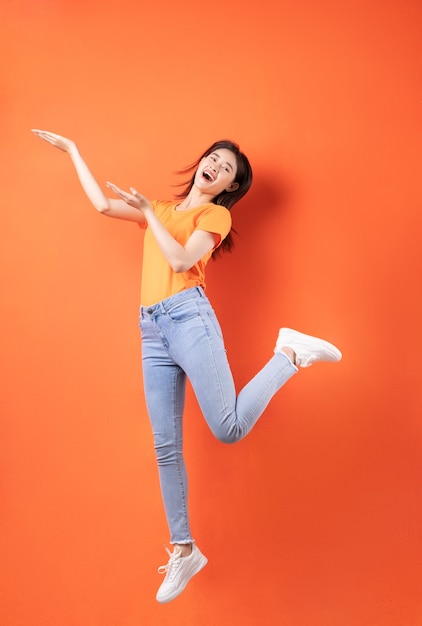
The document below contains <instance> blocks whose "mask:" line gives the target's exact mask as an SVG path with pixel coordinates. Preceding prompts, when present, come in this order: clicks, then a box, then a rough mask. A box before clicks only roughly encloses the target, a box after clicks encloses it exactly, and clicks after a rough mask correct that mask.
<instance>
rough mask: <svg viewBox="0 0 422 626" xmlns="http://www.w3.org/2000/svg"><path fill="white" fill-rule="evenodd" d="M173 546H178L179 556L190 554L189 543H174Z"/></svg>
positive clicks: (190, 546) (190, 545)
mask: <svg viewBox="0 0 422 626" xmlns="http://www.w3.org/2000/svg"><path fill="white" fill-rule="evenodd" d="M174 547H175V548H178V550H179V552H180V556H182V557H185V556H189V555H190V554H192V544H191V543H176V544H175V546H174Z"/></svg>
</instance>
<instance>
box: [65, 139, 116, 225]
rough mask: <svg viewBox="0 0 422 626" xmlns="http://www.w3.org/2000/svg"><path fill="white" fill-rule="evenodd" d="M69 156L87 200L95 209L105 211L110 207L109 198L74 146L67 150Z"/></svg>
mask: <svg viewBox="0 0 422 626" xmlns="http://www.w3.org/2000/svg"><path fill="white" fill-rule="evenodd" d="M69 156H70V158H71V159H72V163H73V165H74V166H75V169H76V173H77V175H78V178H79V181H80V183H81V185H82V188H83V190H84V192H85V193H86V195H87V197H88V199H89V201H90V202H91V204H93V205H94V207H95V208H96V209H97V211H100V212H101V213H104V212H106V211H107V210H108V209H109V208H110V203H109V199H108V198H107V197H106V195H105V194H104V192H103V191H102V189H101V187H100V186H99V184H98V183H97V181H96V180H95V178H94V176H93V175H92V173H91V171H90V169H89V168H88V166H87V164H86V163H85V161H84V159H83V158H82V156H81V154H80V152H79V150H78V148H77V147H76V146H74V147H72V149H71V150H69Z"/></svg>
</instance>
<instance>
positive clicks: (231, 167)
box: [211, 152, 234, 172]
mask: <svg viewBox="0 0 422 626" xmlns="http://www.w3.org/2000/svg"><path fill="white" fill-rule="evenodd" d="M211 154H214V155H215V156H217V157H218V158H219V159H221V156H220V155H219V154H218V152H212V153H211ZM224 163H225V164H226V165H228V166H229V168H230V169H231V170H232V172H233V171H234V168H233V165H232V164H231V163H229V162H228V161H224Z"/></svg>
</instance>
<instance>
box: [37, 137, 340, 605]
mask: <svg viewBox="0 0 422 626" xmlns="http://www.w3.org/2000/svg"><path fill="white" fill-rule="evenodd" d="M33 132H34V133H35V135H37V136H38V137H40V138H41V139H44V140H45V141H47V142H49V143H50V144H52V145H53V146H55V147H56V148H59V149H61V150H63V151H65V152H67V153H68V154H69V156H70V158H71V160H72V162H73V165H74V166H75V168H76V172H77V174H78V177H79V180H80V182H81V184H82V187H83V189H84V191H85V193H86V195H87V196H88V198H89V200H90V201H91V203H92V204H93V205H94V207H95V208H96V209H97V210H98V211H99V212H100V213H103V214H104V215H108V216H110V217H116V218H119V219H123V220H130V221H133V222H137V223H138V224H139V225H141V226H142V227H143V228H145V241H144V253H143V266H142V287H141V308H140V328H141V336H142V364H143V376H144V391H145V397H146V402H147V408H148V414H149V417H150V421H151V425H152V430H153V434H154V445H155V450H156V456H157V463H158V469H159V477H160V484H161V491H162V496H163V501H164V507H165V511H166V516H167V521H168V525H169V529H170V543H171V544H173V545H174V551H173V552H172V553H171V552H170V551H169V550H167V552H168V555H169V561H168V563H167V565H165V566H162V567H161V568H159V571H160V572H162V573H165V574H166V576H165V579H164V581H163V583H162V584H161V586H160V588H159V590H158V593H157V600H158V601H159V602H169V601H170V600H173V599H174V598H176V597H177V596H178V595H179V594H180V593H181V592H182V591H183V589H184V588H185V587H186V585H187V583H188V582H189V580H190V579H191V578H192V576H194V575H195V574H197V573H198V572H199V571H200V570H201V569H202V568H203V567H204V566H205V565H206V563H207V559H206V557H205V556H204V555H203V554H202V553H201V552H200V550H199V548H198V547H197V546H196V544H195V543H194V539H193V537H192V534H191V530H190V525H189V515H188V504H187V477H186V468H185V464H184V460H183V432H182V421H183V408H184V399H185V385H186V379H187V378H189V380H190V382H191V384H192V387H193V389H194V392H195V394H196V397H197V399H198V403H199V406H200V408H201V411H202V413H203V415H204V417H205V419H206V421H207V423H208V425H209V427H210V429H211V431H212V432H213V434H214V435H215V436H216V437H217V438H218V439H219V440H221V441H223V442H225V443H234V442H236V441H239V440H240V439H242V438H243V437H245V436H246V435H247V434H248V433H249V432H250V431H251V429H252V428H253V426H254V425H255V424H256V422H257V420H258V419H259V417H260V416H261V415H262V413H263V412H264V410H265V408H266V406H267V405H268V403H269V401H270V400H271V398H272V397H273V395H274V394H275V393H276V392H277V391H278V390H279V389H280V388H281V387H282V386H283V385H284V384H285V383H286V382H287V381H288V380H289V378H291V377H292V376H293V375H294V374H295V373H296V372H297V371H298V367H299V366H300V367H308V366H309V365H311V364H312V363H315V362H317V361H331V362H335V361H339V360H340V359H341V352H340V351H339V350H338V349H337V348H336V347H335V346H334V345H332V344H331V343H329V342H327V341H324V340H322V339H319V338H317V337H312V336H309V335H305V334H303V333H299V332H297V331H295V330H291V329H288V328H282V329H281V330H280V331H279V334H278V338H277V342H276V346H275V349H274V354H273V355H272V357H271V358H270V359H269V361H268V362H267V364H266V365H265V366H264V367H263V368H262V369H261V370H260V371H259V372H258V374H257V375H256V376H255V377H254V378H253V379H252V380H251V381H250V382H249V383H248V384H247V385H246V386H245V387H244V388H243V389H242V390H241V391H240V393H239V394H238V395H237V396H236V391H235V387H234V383H233V377H232V374H231V371H230V367H229V364H228V361H227V357H226V351H225V349H224V342H223V337H222V334H221V329H220V326H219V323H218V321H217V319H216V316H215V314H214V311H213V309H212V307H211V304H210V302H209V300H208V298H207V297H206V295H205V291H204V289H205V267H206V264H207V262H208V260H209V259H210V257H211V255H212V254H213V252H214V251H216V250H217V248H218V247H219V246H221V248H223V249H224V248H230V247H231V237H230V229H231V215H230V209H231V207H232V206H233V205H234V204H235V203H236V202H237V201H238V200H240V198H241V197H243V196H244V195H245V193H246V192H247V191H248V189H249V187H250V185H251V182H252V171H251V167H250V165H249V162H248V159H247V158H246V156H245V155H244V154H242V152H240V150H239V147H238V146H237V145H236V144H235V143H233V142H230V141H218V142H216V143H215V144H213V145H212V146H210V147H209V148H208V149H207V150H206V151H205V152H204V153H203V155H202V156H201V157H200V158H199V159H198V161H197V162H196V163H195V164H194V166H192V168H191V171H192V172H193V176H192V179H191V181H190V183H189V185H188V187H187V188H186V189H185V191H184V192H183V193H182V194H181V195H180V196H179V199H178V200H177V201H153V202H150V201H149V200H147V199H146V198H145V197H144V196H142V195H141V194H139V193H138V192H137V191H136V189H134V188H131V189H130V191H124V190H122V189H120V188H119V187H117V186H116V185H114V184H112V183H107V187H108V188H109V189H111V190H112V191H113V192H114V193H115V194H116V195H117V196H118V198H119V199H110V198H107V197H106V196H105V195H104V193H103V191H102V190H101V188H100V186H99V185H98V183H97V182H96V180H95V179H94V177H93V175H92V174H91V172H90V171H89V169H88V167H87V165H86V163H85V161H84V160H83V158H82V157H81V155H80V153H79V151H78V149H77V147H76V145H75V143H74V142H73V141H71V140H70V139H66V138H65V137H62V136H60V135H56V134H54V133H50V132H46V131H42V130H33Z"/></svg>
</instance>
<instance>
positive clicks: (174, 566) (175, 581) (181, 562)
mask: <svg viewBox="0 0 422 626" xmlns="http://www.w3.org/2000/svg"><path fill="white" fill-rule="evenodd" d="M166 552H167V554H168V555H169V557H170V558H169V561H168V563H167V565H162V566H161V567H159V568H158V572H159V573H160V574H164V573H165V575H166V577H165V579H164V580H163V582H162V584H161V586H160V588H159V590H158V591H157V596H156V598H157V601H158V602H161V603H164V602H170V600H174V599H175V598H177V596H178V595H180V594H181V593H182V591H183V590H184V588H185V587H186V585H187V584H188V582H189V581H190V579H191V578H192V576H195V574H197V573H198V572H200V571H201V569H202V568H203V567H205V565H206V564H207V563H208V559H207V558H206V557H205V556H204V555H203V554H202V552H201V551H200V550H199V548H197V546H196V545H195V544H194V543H193V544H192V553H191V554H190V555H189V556H181V554H180V552H181V551H180V548H179V547H177V546H176V547H175V549H174V552H173V553H172V552H170V550H169V549H168V548H166Z"/></svg>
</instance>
